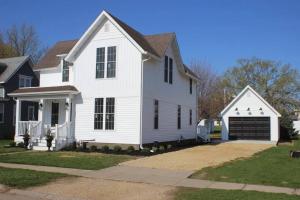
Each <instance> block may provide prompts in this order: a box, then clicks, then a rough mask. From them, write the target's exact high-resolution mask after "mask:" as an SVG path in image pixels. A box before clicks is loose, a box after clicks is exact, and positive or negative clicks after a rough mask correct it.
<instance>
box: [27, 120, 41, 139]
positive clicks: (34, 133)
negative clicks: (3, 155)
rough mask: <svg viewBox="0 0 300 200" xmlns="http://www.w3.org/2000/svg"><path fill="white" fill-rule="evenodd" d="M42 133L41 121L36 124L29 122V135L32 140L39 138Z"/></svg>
mask: <svg viewBox="0 0 300 200" xmlns="http://www.w3.org/2000/svg"><path fill="white" fill-rule="evenodd" d="M41 133H42V122H40V121H39V122H37V123H36V124H29V135H30V139H31V141H32V142H34V141H35V140H36V139H38V138H41Z"/></svg>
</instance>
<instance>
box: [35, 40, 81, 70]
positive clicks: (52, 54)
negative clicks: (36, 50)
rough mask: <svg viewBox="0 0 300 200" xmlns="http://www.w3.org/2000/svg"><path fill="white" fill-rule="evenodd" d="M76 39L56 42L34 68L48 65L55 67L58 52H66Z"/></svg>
mask: <svg viewBox="0 0 300 200" xmlns="http://www.w3.org/2000/svg"><path fill="white" fill-rule="evenodd" d="M77 41H78V40H66V41H60V42H57V43H56V44H55V45H54V46H53V47H51V48H50V49H49V50H48V51H47V52H46V54H45V56H44V57H43V58H42V59H41V60H40V61H39V62H38V63H37V65H36V66H35V67H34V68H35V69H43V68H50V67H57V66H58V65H59V62H60V59H59V57H57V55H59V54H67V53H69V52H70V51H71V49H72V48H73V47H74V46H75V44H76V43H77Z"/></svg>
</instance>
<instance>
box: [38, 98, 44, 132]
mask: <svg viewBox="0 0 300 200" xmlns="http://www.w3.org/2000/svg"><path fill="white" fill-rule="evenodd" d="M44 106H45V100H44V99H40V101H39V113H38V119H39V121H40V122H41V125H42V128H43V127H44V123H43V122H44V115H43V109H44Z"/></svg>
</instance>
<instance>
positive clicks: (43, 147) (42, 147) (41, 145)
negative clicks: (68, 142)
mask: <svg viewBox="0 0 300 200" xmlns="http://www.w3.org/2000/svg"><path fill="white" fill-rule="evenodd" d="M32 149H33V150H37V151H47V150H48V147H47V141H46V140H45V139H41V140H38V141H37V142H34V143H33V146H32ZM53 149H55V140H53V141H52V146H51V148H50V150H53Z"/></svg>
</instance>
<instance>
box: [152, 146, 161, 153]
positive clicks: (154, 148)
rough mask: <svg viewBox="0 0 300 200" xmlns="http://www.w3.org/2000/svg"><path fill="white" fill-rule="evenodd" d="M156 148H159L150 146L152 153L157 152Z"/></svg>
mask: <svg viewBox="0 0 300 200" xmlns="http://www.w3.org/2000/svg"><path fill="white" fill-rule="evenodd" d="M158 150H159V148H157V147H152V149H151V152H152V153H156V152H158Z"/></svg>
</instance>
